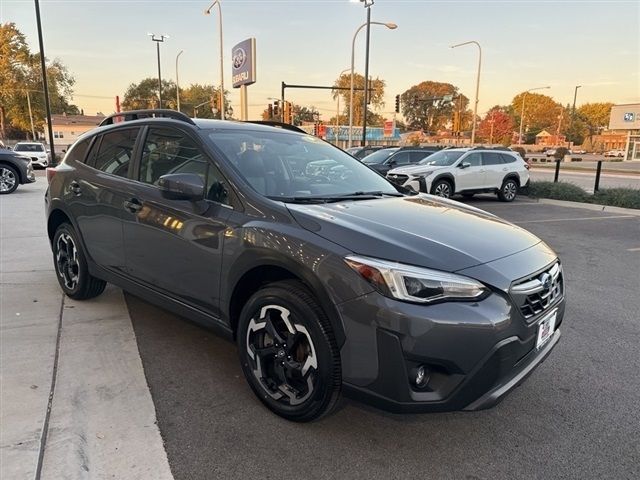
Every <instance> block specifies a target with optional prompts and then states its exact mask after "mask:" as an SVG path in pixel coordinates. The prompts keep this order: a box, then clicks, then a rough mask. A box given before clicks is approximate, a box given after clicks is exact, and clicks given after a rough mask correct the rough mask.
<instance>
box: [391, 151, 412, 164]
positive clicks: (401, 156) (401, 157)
mask: <svg viewBox="0 0 640 480" xmlns="http://www.w3.org/2000/svg"><path fill="white" fill-rule="evenodd" d="M389 161H390V162H391V161H393V162H395V165H406V164H407V163H409V152H400V153H398V154H397V155H394V156H393V157H391V158H390V159H389Z"/></svg>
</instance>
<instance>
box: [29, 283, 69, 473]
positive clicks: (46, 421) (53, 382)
mask: <svg viewBox="0 0 640 480" xmlns="http://www.w3.org/2000/svg"><path fill="white" fill-rule="evenodd" d="M65 298H66V297H65V294H64V293H63V294H62V299H61V300H60V312H59V313H58V333H57V335H56V351H55V356H54V358H53V372H52V373H51V387H50V389H49V401H48V402H47V411H46V413H45V417H44V424H43V425H42V435H41V436H40V451H39V452H38V464H37V466H36V474H35V480H40V478H41V476H42V463H43V461H44V452H45V448H46V446H47V436H48V434H49V419H50V417H51V407H52V405H53V396H54V394H55V391H56V379H57V377H58V359H59V357H60V338H61V336H62V315H63V312H64V300H65Z"/></svg>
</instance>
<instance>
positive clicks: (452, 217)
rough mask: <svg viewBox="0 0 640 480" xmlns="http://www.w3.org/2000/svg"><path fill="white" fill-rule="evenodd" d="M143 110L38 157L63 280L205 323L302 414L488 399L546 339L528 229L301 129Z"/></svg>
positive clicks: (253, 379)
mask: <svg viewBox="0 0 640 480" xmlns="http://www.w3.org/2000/svg"><path fill="white" fill-rule="evenodd" d="M153 114H154V115H156V118H140V117H143V116H144V115H147V116H148V113H145V112H142V113H140V114H136V113H131V112H127V113H126V116H125V119H131V120H130V121H129V120H127V121H122V122H117V123H113V124H110V123H111V122H112V121H113V117H109V118H108V119H107V120H105V121H104V122H103V123H104V124H105V125H104V126H102V127H99V128H97V129H95V130H93V131H91V132H89V133H87V134H85V135H84V136H82V137H81V138H80V139H79V140H78V141H77V142H76V143H75V145H74V146H73V147H72V148H71V149H70V150H69V151H68V152H67V154H66V156H65V159H64V161H63V162H62V163H61V164H60V165H59V166H58V167H56V168H55V169H50V170H49V171H48V177H49V178H50V185H49V188H48V190H47V193H46V206H47V216H48V223H47V230H48V234H49V238H50V240H51V246H52V250H53V258H54V264H55V270H56V274H57V277H58V281H59V283H60V286H61V287H62V290H63V291H64V292H65V293H66V294H67V295H68V296H70V297H71V298H74V299H87V298H91V297H95V296H97V295H99V294H100V293H101V292H102V291H103V290H104V288H105V282H112V283H114V284H116V285H119V286H121V287H122V288H124V289H126V290H129V291H131V292H133V293H134V294H136V295H138V296H141V297H143V298H146V299H148V300H149V301H151V302H154V303H156V304H158V305H160V306H162V307H165V308H167V309H170V310H172V311H174V312H176V313H178V314H181V315H183V316H186V317H188V318H191V319H193V320H195V321H198V322H201V323H203V324H205V325H208V326H210V327H212V328H214V329H217V330H218V331H219V332H221V333H223V334H224V335H226V336H228V337H229V338H233V339H235V341H236V342H237V346H238V352H239V357H240V363H241V365H242V369H243V372H244V374H245V376H246V379H247V381H248V383H249V385H250V386H251V388H252V389H253V391H254V392H255V394H256V396H257V397H258V398H259V399H260V401H262V402H263V403H264V404H265V405H266V406H267V407H268V408H270V409H271V410H272V411H273V412H275V413H277V414H278V415H281V416H282V417H285V418H287V419H290V420H295V421H309V420H312V419H315V418H319V417H320V416H322V415H324V414H326V413H328V412H329V411H331V409H332V407H333V406H334V405H335V404H336V402H337V400H338V398H339V395H340V392H341V391H343V392H345V393H347V394H349V395H351V396H353V397H356V398H359V399H362V400H365V401H368V402H371V403H373V404H374V405H377V406H380V407H383V408H386V409H389V410H392V411H397V412H426V411H442V410H452V409H467V410H477V409H482V408H487V407H491V406H492V405H494V404H496V403H497V402H498V401H499V400H500V399H501V398H502V397H503V396H504V395H505V394H506V393H507V392H508V391H510V390H511V389H512V388H513V387H515V386H516V385H518V384H520V383H521V382H522V381H523V380H524V378H525V377H526V376H527V375H528V374H529V373H530V372H531V371H532V370H533V369H534V368H535V367H536V366H537V365H539V364H540V363H541V362H542V361H543V360H544V359H545V357H546V356H547V355H548V354H549V352H550V351H551V350H552V349H553V347H554V346H555V345H556V344H557V342H558V340H559V338H560V331H559V329H558V327H559V325H560V324H561V322H562V319H563V315H564V310H565V300H564V283H563V272H562V266H561V264H560V261H559V259H558V257H557V256H556V254H555V253H554V252H553V251H552V250H551V249H550V248H549V247H548V246H547V245H546V244H545V243H543V242H542V241H540V239H538V238H536V237H535V236H534V235H532V234H531V233H529V232H527V231H526V230H523V229H522V228H520V227H517V226H515V225H513V224H510V223H508V222H505V221H503V220H500V219H499V218H497V217H495V216H493V215H490V214H488V213H485V212H483V211H481V210H478V209H476V208H472V207H468V206H465V205H463V204H460V203H457V202H454V201H451V200H446V199H440V198H437V197H432V196H430V195H424V194H416V193H413V192H408V191H407V190H404V189H403V188H402V187H399V186H394V185H393V184H391V183H389V182H388V181H387V180H386V179H385V178H383V177H381V176H380V175H378V174H376V173H375V172H373V171H371V170H370V169H369V168H367V167H365V166H364V165H363V164H362V163H360V162H359V161H357V160H356V159H354V158H353V157H351V156H350V155H348V154H346V153H345V152H343V151H342V150H340V149H338V148H336V147H333V146H332V145H330V144H328V143H326V142H324V141H322V140H320V139H317V138H316V137H313V136H310V135H306V134H303V133H298V132H294V131H287V130H285V129H276V128H272V127H268V126H263V125H255V124H251V123H241V122H225V121H216V120H203V119H195V120H194V119H190V118H188V117H186V116H184V115H182V114H180V113H178V112H171V111H155V112H153ZM136 118H137V119H136ZM331 172H333V173H331ZM214 354H215V353H214ZM522 408H526V405H525V406H523V407H522Z"/></svg>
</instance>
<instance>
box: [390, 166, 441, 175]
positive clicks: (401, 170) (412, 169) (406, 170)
mask: <svg viewBox="0 0 640 480" xmlns="http://www.w3.org/2000/svg"><path fill="white" fill-rule="evenodd" d="M442 168H447V167H440V166H438V165H409V166H406V167H398V168H394V169H393V170H390V171H389V175H417V174H421V173H427V172H432V171H434V170H440V169H442Z"/></svg>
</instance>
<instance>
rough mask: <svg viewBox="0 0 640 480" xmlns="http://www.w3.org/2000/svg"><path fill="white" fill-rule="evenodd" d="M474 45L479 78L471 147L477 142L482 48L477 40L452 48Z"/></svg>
mask: <svg viewBox="0 0 640 480" xmlns="http://www.w3.org/2000/svg"><path fill="white" fill-rule="evenodd" d="M471 44H474V45H476V46H477V47H478V76H477V78H476V99H475V102H474V106H473V127H472V128H471V145H472V146H473V144H474V143H475V141H476V118H477V116H478V100H479V98H478V94H479V92H480V70H481V68H482V47H481V46H480V44H479V43H478V42H476V41H475V40H471V41H469V42H464V43H458V44H457V45H452V46H451V48H456V47H461V46H463V45H471Z"/></svg>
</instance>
